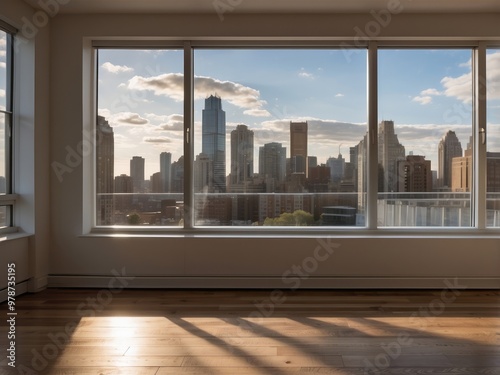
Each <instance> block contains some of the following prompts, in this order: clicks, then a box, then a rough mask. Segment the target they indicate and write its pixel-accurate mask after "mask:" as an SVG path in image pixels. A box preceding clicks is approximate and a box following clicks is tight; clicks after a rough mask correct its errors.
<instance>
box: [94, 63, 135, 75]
mask: <svg viewBox="0 0 500 375" xmlns="http://www.w3.org/2000/svg"><path fill="white" fill-rule="evenodd" d="M101 67H102V68H103V69H104V70H106V71H108V72H110V73H113V74H118V73H130V72H133V71H134V69H132V68H130V67H128V66H125V65H114V64H111V63H110V62H105V63H104V64H102V65H101Z"/></svg>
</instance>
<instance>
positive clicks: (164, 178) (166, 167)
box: [160, 152, 172, 193]
mask: <svg viewBox="0 0 500 375" xmlns="http://www.w3.org/2000/svg"><path fill="white" fill-rule="evenodd" d="M171 170H172V154H171V153H170V152H162V153H161V154H160V179H161V187H162V193H170V180H171Z"/></svg>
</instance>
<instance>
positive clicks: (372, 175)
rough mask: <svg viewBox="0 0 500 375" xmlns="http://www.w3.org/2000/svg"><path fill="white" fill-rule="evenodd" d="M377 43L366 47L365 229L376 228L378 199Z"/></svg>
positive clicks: (371, 43)
mask: <svg viewBox="0 0 500 375" xmlns="http://www.w3.org/2000/svg"><path fill="white" fill-rule="evenodd" d="M377 48H378V47H377V44H376V42H373V41H372V42H370V45H369V47H368V85H367V87H368V139H367V143H368V151H367V155H366V156H367V161H366V164H367V181H368V183H367V186H366V189H367V191H366V194H367V202H366V209H367V215H366V218H367V222H366V225H367V229H377V199H378V194H377V193H378V160H377V159H378V137H377V123H378V67H377Z"/></svg>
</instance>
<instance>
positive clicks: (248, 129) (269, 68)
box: [193, 49, 367, 226]
mask: <svg viewBox="0 0 500 375" xmlns="http://www.w3.org/2000/svg"><path fill="white" fill-rule="evenodd" d="M194 56H195V59H194V61H195V64H194V69H195V78H194V83H195V84H194V88H195V94H194V96H195V103H194V109H195V116H194V118H195V134H194V135H195V144H194V149H195V160H194V166H193V171H194V192H195V197H194V204H195V207H194V214H195V220H194V221H195V225H198V226H270V225H273V226H290V225H293V226H295V225H301V226H318V225H326V226H340V225H342V226H346V225H347V226H364V225H365V219H364V217H365V205H366V198H365V196H366V177H365V176H366V167H365V166H366V152H365V151H364V150H365V146H364V145H365V143H366V138H365V135H366V130H367V128H366V118H367V113H366V80H367V79H366V78H367V77H366V71H367V66H366V60H367V58H366V57H367V54H366V50H312V49H224V50H218V49H201V50H196V51H195V54H194Z"/></svg>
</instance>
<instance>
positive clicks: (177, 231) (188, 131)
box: [84, 38, 500, 237]
mask: <svg viewBox="0 0 500 375" xmlns="http://www.w3.org/2000/svg"><path fill="white" fill-rule="evenodd" d="M85 45H86V47H87V48H89V49H90V50H91V55H92V58H91V59H90V61H95V51H96V50H97V49H98V48H131V49H132V48H162V49H163V48H165V49H168V48H176V49H178V48H179V47H181V46H182V48H183V49H184V87H185V90H184V156H185V176H184V202H185V204H184V207H185V211H184V227H175V228H170V227H147V228H143V227H140V228H138V227H128V226H120V227H112V226H110V227H96V226H95V212H94V209H95V199H96V195H95V194H92V196H91V197H90V196H89V195H88V194H87V195H86V196H84V207H85V209H84V221H85V223H84V233H85V234H90V235H94V234H95V235H117V234H119V235H125V236H127V235H192V234H200V235H204V234H206V235H217V236H220V235H222V236H224V235H229V236H233V235H237V236H239V235H243V236H246V235H250V236H254V235H257V236H261V235H263V236H268V235H270V236H281V235H283V236H293V235H300V236H318V235H325V234H329V235H338V236H349V237H359V236H384V237H385V236H401V235H412V236H413V235H419V236H420V235H424V236H433V237H436V236H445V237H457V236H471V235H472V236H476V235H478V236H498V235H500V232H499V229H500V228H494V227H490V228H488V227H486V219H487V217H486V214H487V213H486V179H485V176H486V141H484V142H482V141H481V139H483V138H482V137H486V135H487V129H486V103H487V98H486V92H487V87H486V79H485V77H486V53H487V48H494V47H498V46H499V45H500V40H496V39H495V40H480V41H477V40H467V39H465V40H464V39H451V40H442V39H435V40H434V39H425V40H385V39H383V38H381V39H374V40H370V41H367V42H363V43H361V42H359V41H357V42H356V43H354V42H353V41H352V40H342V39H335V38H332V39H321V40H318V39H308V38H303V39H300V40H297V39H295V40H291V39H288V38H286V39H280V40H274V39H265V40H241V39H227V38H226V39H221V40H218V39H212V40H206V39H196V38H194V39H190V40H177V39H174V40H170V39H154V40H144V39H133V38H118V39H106V38H92V39H90V38H89V39H88V40H86V42H84V46H85ZM196 48H214V49H215V48H271V49H272V48H303V49H315V48H331V49H343V48H344V49H346V48H352V49H361V50H366V51H367V59H368V62H367V70H368V74H367V80H368V83H367V123H368V129H367V130H368V139H369V146H368V164H367V169H368V171H367V182H368V184H367V191H366V192H365V193H366V195H367V205H366V210H367V214H366V220H367V221H366V226H365V227H324V228H322V227H310V228H301V229H300V230H297V228H296V227H279V228H276V227H266V228H263V227H250V226H249V227H243V228H242V227H230V226H223V227H197V226H195V225H194V223H193V218H194V212H193V210H194V208H193V207H194V205H193V197H194V193H193V191H194V190H193V170H192V160H194V151H193V147H192V144H193V137H194V131H193V126H194V104H193V103H194V94H193V83H194V82H193V76H194V66H193V63H194V61H193V56H194V55H193V53H194V50H195V49H196ZM379 48H394V49H397V48H422V49H424V48H429V49H431V48H438V49H441V48H443V49H444V48H470V49H471V51H472V56H473V59H472V60H473V66H472V70H473V99H474V104H473V111H474V113H473V124H472V133H473V145H474V148H473V149H474V158H473V163H474V168H473V169H474V172H473V189H472V191H471V215H472V220H471V226H470V227H378V226H377V199H378V196H377V194H378V181H377V179H378V176H377V174H378V173H377V166H378V160H377V159H378V154H377V150H378V137H377V134H378V50H379ZM84 69H85V70H88V72H91V74H90V77H94V78H95V69H96V67H95V64H94V65H93V66H91V67H89V66H87V67H84ZM84 77H85V74H84ZM96 84H97V83H96V80H95V79H94V80H92V81H91V83H90V85H89V86H85V84H84V91H85V92H86V93H87V94H88V93H89V92H90V93H93V95H91V103H92V104H91V105H88V106H87V107H86V108H85V109H86V110H87V111H88V110H90V112H86V111H85V110H84V113H87V115H86V116H84V117H85V118H84V125H85V124H89V123H90V124H92V125H93V128H92V130H93V129H95V118H96V113H97V111H96V108H95V103H96ZM85 87H87V89H88V90H89V91H87V90H85ZM187 88H189V89H187ZM84 98H85V95H84ZM89 119H91V120H90V122H89V121H88V120H89ZM484 139H485V138H484ZM93 157H95V155H94V156H93ZM92 164H93V168H91V170H90V172H91V174H92V176H91V178H90V179H85V178H84V181H86V184H88V183H89V181H92V187H93V188H92V189H90V190H91V191H94V193H95V183H94V182H95V180H94V177H93V176H94V175H95V162H92ZM84 191H87V192H89V189H88V186H86V187H85V188H84ZM89 198H90V199H91V200H90V201H92V202H94V204H90V205H86V204H85V201H87V202H90V201H89V200H88V199H89ZM89 207H90V208H89ZM89 210H90V211H89Z"/></svg>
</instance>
